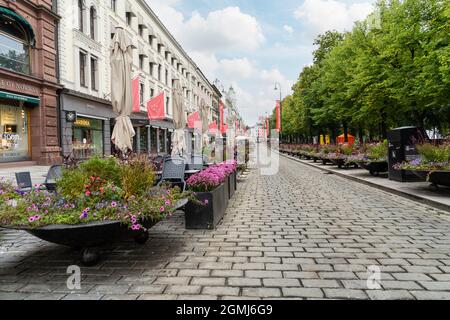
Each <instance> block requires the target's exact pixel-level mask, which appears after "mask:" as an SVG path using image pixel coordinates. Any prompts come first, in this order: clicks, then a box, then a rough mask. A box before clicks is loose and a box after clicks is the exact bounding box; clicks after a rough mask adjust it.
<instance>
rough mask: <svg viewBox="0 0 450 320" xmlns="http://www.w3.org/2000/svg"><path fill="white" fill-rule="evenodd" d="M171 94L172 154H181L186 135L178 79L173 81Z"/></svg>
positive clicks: (185, 148) (184, 150)
mask: <svg viewBox="0 0 450 320" xmlns="http://www.w3.org/2000/svg"><path fill="white" fill-rule="evenodd" d="M172 95H173V97H172V98H173V123H174V125H175V131H174V132H173V134H172V155H173V156H182V155H183V154H184V153H185V152H186V151H187V144H186V135H185V132H184V129H185V128H186V122H187V120H186V112H185V110H184V103H183V91H182V89H181V84H180V80H175V81H174V87H173V89H172Z"/></svg>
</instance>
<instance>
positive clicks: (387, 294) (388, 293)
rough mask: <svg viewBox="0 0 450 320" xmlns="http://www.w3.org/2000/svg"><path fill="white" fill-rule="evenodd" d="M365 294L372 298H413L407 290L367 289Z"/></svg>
mask: <svg viewBox="0 0 450 320" xmlns="http://www.w3.org/2000/svg"><path fill="white" fill-rule="evenodd" d="M366 294H367V295H368V296H369V298H370V299H372V300H414V299H415V298H414V296H413V295H412V294H411V293H409V291H407V290H367V291H366Z"/></svg>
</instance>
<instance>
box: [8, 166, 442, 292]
mask: <svg viewBox="0 0 450 320" xmlns="http://www.w3.org/2000/svg"><path fill="white" fill-rule="evenodd" d="M280 165H281V166H280V167H281V168H280V172H279V174H278V175H274V176H262V175H261V174H260V171H259V170H258V169H257V168H253V169H252V170H251V173H250V175H249V177H248V179H247V180H246V181H245V182H243V183H240V184H239V188H238V192H237V194H236V195H235V197H234V199H233V200H232V201H231V203H230V205H229V207H228V211H227V215H226V217H225V219H224V221H223V222H222V223H221V225H220V226H219V227H218V229H217V230H216V231H191V230H185V228H184V217H183V214H182V213H181V214H177V215H176V216H175V217H173V218H172V219H170V220H166V221H164V222H162V223H160V224H159V225H157V226H156V227H155V228H153V229H152V230H151V239H150V241H149V242H148V243H147V244H146V245H144V246H138V245H136V244H135V243H134V242H127V243H119V244H116V245H114V246H113V247H111V248H109V249H111V250H106V251H105V252H104V254H103V260H102V262H101V263H100V264H99V265H98V266H96V267H91V268H87V267H82V268H81V271H82V283H81V290H78V291H72V292H71V291H70V290H68V289H67V286H66V281H67V277H68V275H67V274H66V270H67V267H68V266H69V265H74V264H78V258H79V253H77V252H74V251H73V250H71V249H67V248H64V247H60V246H56V245H52V244H49V243H46V242H43V241H40V240H37V239H36V238H34V237H32V236H30V235H27V234H26V233H23V232H11V231H6V230H1V231H0V254H1V256H0V257H1V259H0V299H258V298H269V299H274V298H282V299H291V298H294V299H305V298H311V299H317V298H318V299H323V298H326V299H328V298H331V299H341V298H342V299H450V249H449V248H450V221H449V214H448V213H446V212H444V211H439V210H437V209H434V208H432V207H429V206H426V205H422V204H420V203H418V202H414V201H410V200H408V199H406V198H402V197H399V196H396V195H392V194H389V193H386V192H383V191H380V190H377V189H374V188H372V187H369V186H366V185H363V184H359V183H357V182H353V181H350V180H346V179H345V178H342V177H338V176H335V175H328V174H324V172H322V171H320V170H316V169H314V168H311V167H309V166H306V165H303V164H300V163H297V162H294V161H292V160H289V159H286V158H281V159H280ZM374 266H376V267H378V268H379V269H380V271H381V281H380V284H381V289H378V290H377V289H375V290H369V288H368V282H367V278H368V276H369V275H370V273H369V270H373V267H374ZM375 270H376V268H375Z"/></svg>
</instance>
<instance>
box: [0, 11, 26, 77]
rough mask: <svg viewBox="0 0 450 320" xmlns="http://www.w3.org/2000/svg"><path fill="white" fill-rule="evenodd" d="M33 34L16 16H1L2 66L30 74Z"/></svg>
mask: <svg viewBox="0 0 450 320" xmlns="http://www.w3.org/2000/svg"><path fill="white" fill-rule="evenodd" d="M31 40H32V39H31V35H29V34H28V32H27V31H26V29H25V28H24V26H22V25H21V24H20V23H19V22H18V21H15V20H14V17H9V16H6V15H2V16H1V17H0V67H2V68H5V69H9V70H12V71H15V72H19V73H25V74H29V73H31V69H30V42H31Z"/></svg>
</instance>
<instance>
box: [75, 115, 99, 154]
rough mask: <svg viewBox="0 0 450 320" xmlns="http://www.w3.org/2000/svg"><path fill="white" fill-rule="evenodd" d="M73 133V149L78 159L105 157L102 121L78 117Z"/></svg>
mask: <svg viewBox="0 0 450 320" xmlns="http://www.w3.org/2000/svg"><path fill="white" fill-rule="evenodd" d="M72 131H73V136H72V147H73V153H74V157H75V158H76V159H89V158H91V157H92V156H94V155H99V156H103V155H104V150H103V121H102V120H97V119H91V118H84V117H78V119H77V122H75V123H74V124H73V130H72Z"/></svg>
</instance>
